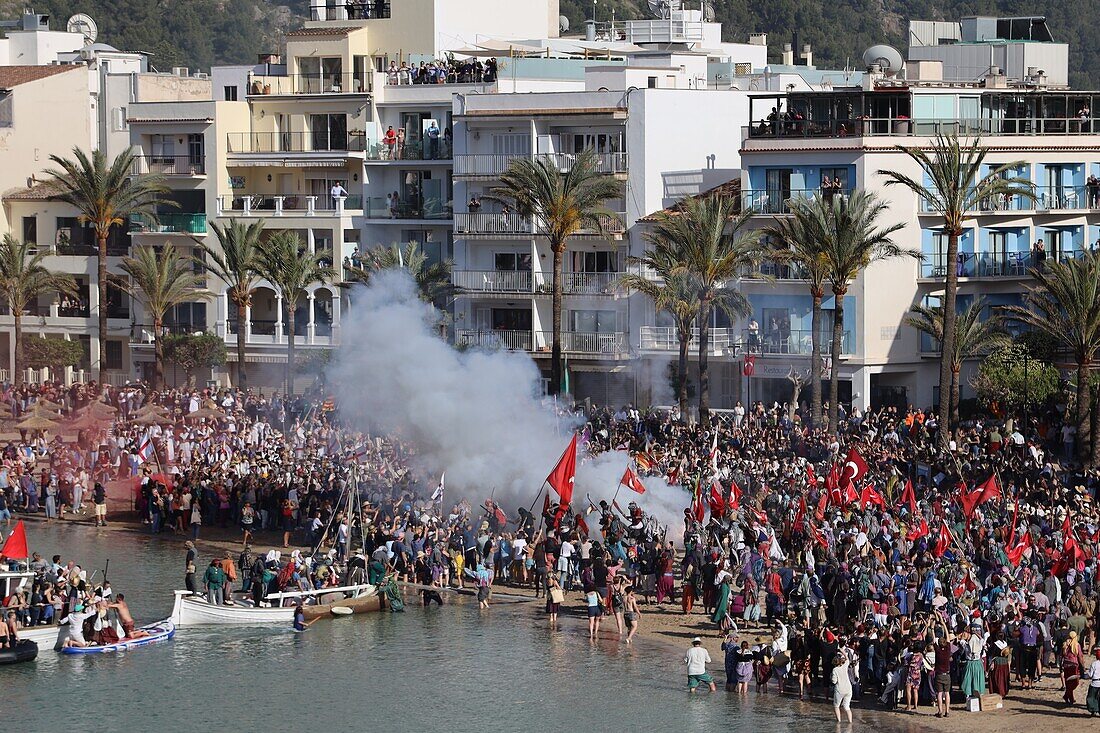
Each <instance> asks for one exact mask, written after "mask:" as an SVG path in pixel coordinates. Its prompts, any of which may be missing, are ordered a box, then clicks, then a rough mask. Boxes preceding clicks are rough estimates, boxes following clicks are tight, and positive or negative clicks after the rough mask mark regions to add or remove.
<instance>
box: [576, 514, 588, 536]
mask: <svg viewBox="0 0 1100 733" xmlns="http://www.w3.org/2000/svg"><path fill="white" fill-rule="evenodd" d="M577 529H579V530H580V531H581V532H584V534H585V536H587V535H588V522H586V521H584V517H582V516H581V515H580V514H578V515H577Z"/></svg>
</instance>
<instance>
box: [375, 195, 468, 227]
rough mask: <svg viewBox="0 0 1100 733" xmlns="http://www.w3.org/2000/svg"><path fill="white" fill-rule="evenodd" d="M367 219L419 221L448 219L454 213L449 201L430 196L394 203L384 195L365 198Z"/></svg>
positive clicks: (442, 220)
mask: <svg viewBox="0 0 1100 733" xmlns="http://www.w3.org/2000/svg"><path fill="white" fill-rule="evenodd" d="M366 203H367V209H366V212H367V218H368V219H416V220H420V221H439V222H444V221H450V220H451V219H452V218H453V216H454V214H453V213H452V211H451V204H450V202H446V203H445V202H444V201H443V200H442V199H437V198H430V199H425V200H424V201H423V202H416V201H398V202H397V203H396V204H394V203H393V202H392V201H391V200H389V199H387V198H386V197H384V196H371V197H370V198H369V199H367V202H366Z"/></svg>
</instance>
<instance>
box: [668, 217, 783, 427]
mask: <svg viewBox="0 0 1100 733" xmlns="http://www.w3.org/2000/svg"><path fill="white" fill-rule="evenodd" d="M739 208H740V204H739V202H738V201H737V199H736V198H734V197H733V196H725V195H710V196H696V197H692V198H686V199H684V200H683V201H681V202H680V205H679V206H678V207H676V208H675V209H672V210H666V211H662V212H661V213H659V214H657V216H656V221H655V223H654V224H653V230H652V233H651V236H652V237H653V238H654V239H656V240H658V241H663V242H667V243H668V247H669V248H670V249H672V250H673V251H674V252H675V258H676V260H677V261H678V262H679V266H678V267H677V268H676V270H674V272H684V273H686V274H687V275H689V276H690V282H691V283H692V285H693V286H694V287H695V290H696V297H697V298H698V300H699V313H698V315H697V316H696V321H697V323H698V324H699V420H700V421H701V422H702V423H703V424H704V425H706V424H709V421H710V368H709V367H710V365H709V360H708V356H709V354H708V352H709V348H710V317H711V314H712V313H713V312H714V310H715V309H716V308H717V309H718V310H721V311H723V312H724V313H726V314H727V315H728V316H729V317H730V318H731V319H737V318H743V317H745V316H748V315H749V314H751V313H752V306H751V305H749V301H748V299H747V298H746V297H745V296H744V294H742V293H741V291H740V290H737V289H736V288H734V287H731V285H730V283H731V282H733V281H734V280H737V279H738V278H740V277H743V276H744V275H745V274H746V273H747V272H753V271H755V269H756V266H757V265H758V264H759V262H760V259H761V257H762V251H761V248H760V232H758V231H747V232H746V231H742V229H743V227H744V225H745V223H746V222H747V221H748V219H749V217H750V216H751V215H752V213H753V212H751V211H748V212H745V213H743V214H738V213H737V212H738V210H739ZM757 274H758V273H757Z"/></svg>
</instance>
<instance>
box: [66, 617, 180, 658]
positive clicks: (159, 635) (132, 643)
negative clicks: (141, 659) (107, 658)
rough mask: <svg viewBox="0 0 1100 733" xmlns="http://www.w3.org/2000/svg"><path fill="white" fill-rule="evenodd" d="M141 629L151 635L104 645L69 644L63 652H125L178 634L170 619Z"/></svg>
mask: <svg viewBox="0 0 1100 733" xmlns="http://www.w3.org/2000/svg"><path fill="white" fill-rule="evenodd" d="M140 630H141V631H144V632H146V633H148V634H149V635H148V636H142V637H140V638H137V639H120V640H119V641H116V642H115V643H114V644H104V645H102V646H67V647H65V648H64V649H62V650H61V652H62V653H63V654H106V653H109V652H125V651H129V650H130V649H136V648H138V647H141V646H148V645H149V644H156V643H157V642H158V641H166V640H168V639H171V638H172V637H173V636H175V635H176V627H175V625H174V624H173V623H172V621H171V620H170V619H165V620H163V621H158V622H157V623H155V624H149V625H148V626H142V627H141V629H140Z"/></svg>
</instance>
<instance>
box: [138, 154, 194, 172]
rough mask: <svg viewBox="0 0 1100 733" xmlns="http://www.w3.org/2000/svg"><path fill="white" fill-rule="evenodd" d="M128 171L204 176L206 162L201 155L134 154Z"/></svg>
mask: <svg viewBox="0 0 1100 733" xmlns="http://www.w3.org/2000/svg"><path fill="white" fill-rule="evenodd" d="M130 172H131V173H132V174H133V175H135V176H138V175H142V174H145V173H152V174H155V175H159V176H187V177H190V176H205V175H206V162H205V161H204V160H203V158H202V155H201V154H199V155H195V156H192V155H135V156H134V164H133V167H132V168H131V169H130Z"/></svg>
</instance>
